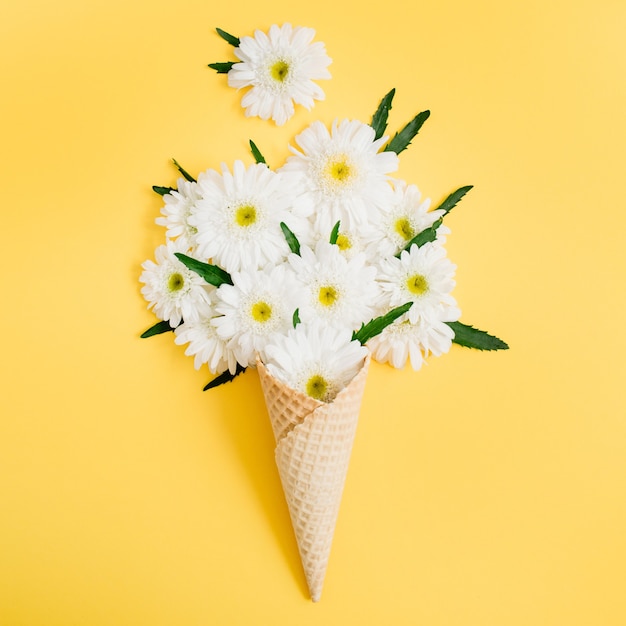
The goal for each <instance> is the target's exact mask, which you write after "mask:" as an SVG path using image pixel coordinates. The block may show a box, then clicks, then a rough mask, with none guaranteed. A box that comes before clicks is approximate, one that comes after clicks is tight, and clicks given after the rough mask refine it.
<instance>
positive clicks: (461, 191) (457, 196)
mask: <svg viewBox="0 0 626 626" xmlns="http://www.w3.org/2000/svg"><path fill="white" fill-rule="evenodd" d="M472 187H473V185H466V186H465V187H459V188H458V189H457V190H456V191H453V192H452V193H451V194H450V195H449V196H448V197H447V198H446V199H445V200H444V201H443V202H442V203H441V204H440V205H439V206H438V207H437V209H435V210H437V211H438V210H440V209H441V210H443V211H445V213H444V215H447V214H448V213H450V211H451V210H452V209H453V208H454V207H455V206H456V205H457V204H458V203H459V201H460V200H461V198H462V197H463V196H464V195H465V194H466V193H467V192H468V191H469V190H470V189H472Z"/></svg>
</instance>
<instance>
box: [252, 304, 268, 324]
mask: <svg viewBox="0 0 626 626" xmlns="http://www.w3.org/2000/svg"><path fill="white" fill-rule="evenodd" d="M251 313H252V317H253V319H254V320H256V321H257V322H260V323H261V324H264V323H265V322H267V321H268V320H269V319H270V318H271V317H272V307H271V306H270V305H269V304H268V303H267V302H262V301H261V302H257V303H256V304H254V305H253V306H252V311H251Z"/></svg>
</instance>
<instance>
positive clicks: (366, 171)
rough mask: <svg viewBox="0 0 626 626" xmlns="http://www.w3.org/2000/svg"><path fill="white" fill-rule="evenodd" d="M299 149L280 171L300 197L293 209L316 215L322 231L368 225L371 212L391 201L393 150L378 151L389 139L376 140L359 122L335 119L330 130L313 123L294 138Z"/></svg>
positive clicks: (394, 167)
mask: <svg viewBox="0 0 626 626" xmlns="http://www.w3.org/2000/svg"><path fill="white" fill-rule="evenodd" d="M295 141H296V143H297V144H298V146H299V147H300V150H301V151H298V150H297V149H295V148H293V147H291V151H292V152H293V153H294V154H293V155H292V156H290V157H289V158H288V159H287V161H286V163H285V164H284V165H283V166H282V167H281V168H280V169H279V171H280V172H285V173H289V174H290V175H291V176H294V177H295V178H296V179H297V181H298V185H299V187H300V193H299V194H298V195H297V197H296V198H295V199H294V205H295V206H296V207H300V208H302V209H304V210H306V211H308V212H309V213H312V212H313V211H315V219H316V220H317V221H318V223H319V228H320V230H329V231H330V229H332V227H333V226H334V225H335V224H336V223H337V221H341V223H342V225H343V227H344V228H351V227H352V226H353V225H361V224H363V223H365V222H367V221H368V219H369V218H370V216H371V212H372V211H373V210H375V209H377V208H379V207H381V206H384V205H386V204H388V203H389V201H390V197H391V194H392V191H391V187H390V185H389V182H388V174H389V173H390V172H393V171H395V170H397V169H398V155H397V154H396V153H395V152H380V149H381V148H382V147H383V145H384V144H385V142H386V141H387V137H381V138H380V139H375V132H374V129H373V128H372V127H371V126H369V125H367V124H364V123H362V122H359V121H351V120H343V121H341V122H339V123H337V122H336V121H335V122H334V123H333V125H332V129H331V131H330V132H329V131H328V129H327V128H326V127H325V126H324V125H323V124H322V123H321V122H319V121H317V122H313V123H312V124H311V125H310V126H309V127H308V128H306V129H305V130H304V131H302V132H301V133H300V134H299V135H298V136H297V137H296V139H295Z"/></svg>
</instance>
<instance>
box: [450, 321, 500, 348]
mask: <svg viewBox="0 0 626 626" xmlns="http://www.w3.org/2000/svg"><path fill="white" fill-rule="evenodd" d="M446 323H447V324H448V326H449V327H450V328H451V329H452V330H453V331H454V339H453V340H452V341H454V343H458V344H459V345H460V346H464V347H466V348H475V349H476V350H508V349H509V346H508V344H506V343H505V342H504V341H502V339H498V338H497V337H494V336H493V335H490V334H489V333H486V332H485V331H484V330H478V329H477V328H474V327H473V326H468V325H467V324H462V323H461V322H446Z"/></svg>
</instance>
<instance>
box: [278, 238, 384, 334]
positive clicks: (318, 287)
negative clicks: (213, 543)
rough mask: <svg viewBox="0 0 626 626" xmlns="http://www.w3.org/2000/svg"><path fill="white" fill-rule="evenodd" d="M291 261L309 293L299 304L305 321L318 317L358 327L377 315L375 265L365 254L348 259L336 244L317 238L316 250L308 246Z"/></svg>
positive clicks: (346, 326) (341, 326)
mask: <svg viewBox="0 0 626 626" xmlns="http://www.w3.org/2000/svg"><path fill="white" fill-rule="evenodd" d="M289 263H290V264H291V267H292V268H293V269H294V272H295V273H296V275H297V277H298V280H299V281H300V282H301V283H302V285H303V286H304V288H305V293H306V295H305V296H304V298H303V300H302V304H301V306H300V309H299V312H300V319H301V320H302V321H303V322H306V321H310V320H314V319H319V320H322V321H323V322H324V323H326V324H328V325H330V326H333V327H336V328H351V329H357V328H358V327H359V326H360V325H361V324H362V323H364V322H368V321H369V320H370V319H372V318H373V317H375V316H376V311H377V306H378V304H379V300H380V291H379V286H378V284H377V283H376V268H375V267H373V266H371V265H367V264H366V258H365V255H364V254H362V253H361V254H357V255H355V256H354V257H353V258H351V259H348V258H346V257H345V256H344V255H343V254H342V253H341V250H340V248H339V246H337V245H333V244H330V243H328V242H326V241H321V240H320V241H318V243H317V245H316V246H315V252H314V251H313V250H311V249H310V248H308V247H306V246H302V247H301V248H300V256H298V255H296V254H291V255H290V256H289Z"/></svg>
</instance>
